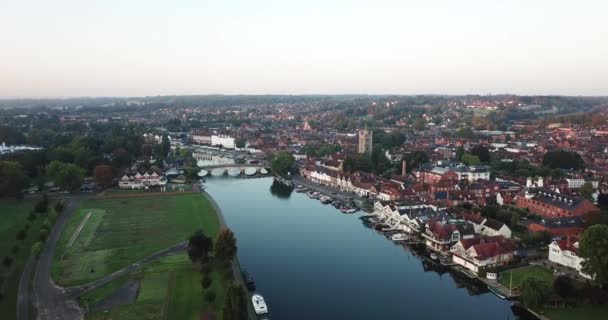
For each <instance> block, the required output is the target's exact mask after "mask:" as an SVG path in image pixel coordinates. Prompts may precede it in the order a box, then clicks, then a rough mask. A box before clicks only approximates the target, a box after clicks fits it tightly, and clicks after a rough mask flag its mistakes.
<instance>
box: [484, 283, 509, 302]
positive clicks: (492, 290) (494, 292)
mask: <svg viewBox="0 0 608 320" xmlns="http://www.w3.org/2000/svg"><path fill="white" fill-rule="evenodd" d="M488 290H490V292H492V293H493V294H494V295H495V296H497V297H499V298H501V299H506V298H507V296H505V295H504V294H502V292H500V290H498V288H496V287H493V286H488Z"/></svg>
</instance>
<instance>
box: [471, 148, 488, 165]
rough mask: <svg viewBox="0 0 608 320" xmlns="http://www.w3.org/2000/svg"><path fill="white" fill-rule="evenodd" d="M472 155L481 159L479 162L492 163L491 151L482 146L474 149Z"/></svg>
mask: <svg viewBox="0 0 608 320" xmlns="http://www.w3.org/2000/svg"><path fill="white" fill-rule="evenodd" d="M471 154H472V155H475V156H477V157H479V161H481V162H490V151H489V150H488V148H486V147H484V146H482V145H477V146H475V147H473V149H471Z"/></svg>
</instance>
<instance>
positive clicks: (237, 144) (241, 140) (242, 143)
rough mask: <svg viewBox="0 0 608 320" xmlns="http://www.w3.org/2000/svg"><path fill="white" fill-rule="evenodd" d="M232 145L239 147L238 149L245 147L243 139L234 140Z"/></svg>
mask: <svg viewBox="0 0 608 320" xmlns="http://www.w3.org/2000/svg"><path fill="white" fill-rule="evenodd" d="M234 146H235V147H237V148H239V149H243V148H245V140H243V139H236V141H234Z"/></svg>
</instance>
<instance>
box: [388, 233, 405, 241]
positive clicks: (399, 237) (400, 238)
mask: <svg viewBox="0 0 608 320" xmlns="http://www.w3.org/2000/svg"><path fill="white" fill-rule="evenodd" d="M391 240H393V241H396V242H399V241H405V240H407V237H406V236H405V235H404V234H403V233H395V234H393V235H392V236H391Z"/></svg>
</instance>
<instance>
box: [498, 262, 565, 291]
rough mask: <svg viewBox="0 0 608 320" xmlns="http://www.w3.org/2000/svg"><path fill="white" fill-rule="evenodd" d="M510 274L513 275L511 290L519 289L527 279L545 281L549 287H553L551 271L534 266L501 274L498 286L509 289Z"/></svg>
mask: <svg viewBox="0 0 608 320" xmlns="http://www.w3.org/2000/svg"><path fill="white" fill-rule="evenodd" d="M511 273H512V274H513V282H512V285H513V288H519V286H521V284H522V282H523V281H524V279H525V278H527V277H532V278H536V279H540V280H542V281H545V282H546V283H547V284H548V285H549V286H552V285H553V273H552V272H551V270H549V269H547V268H545V267H542V266H536V265H534V266H529V267H525V268H520V269H515V270H513V271H506V272H503V273H501V277H500V284H502V285H503V286H505V287H507V288H509V285H510V284H511Z"/></svg>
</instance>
